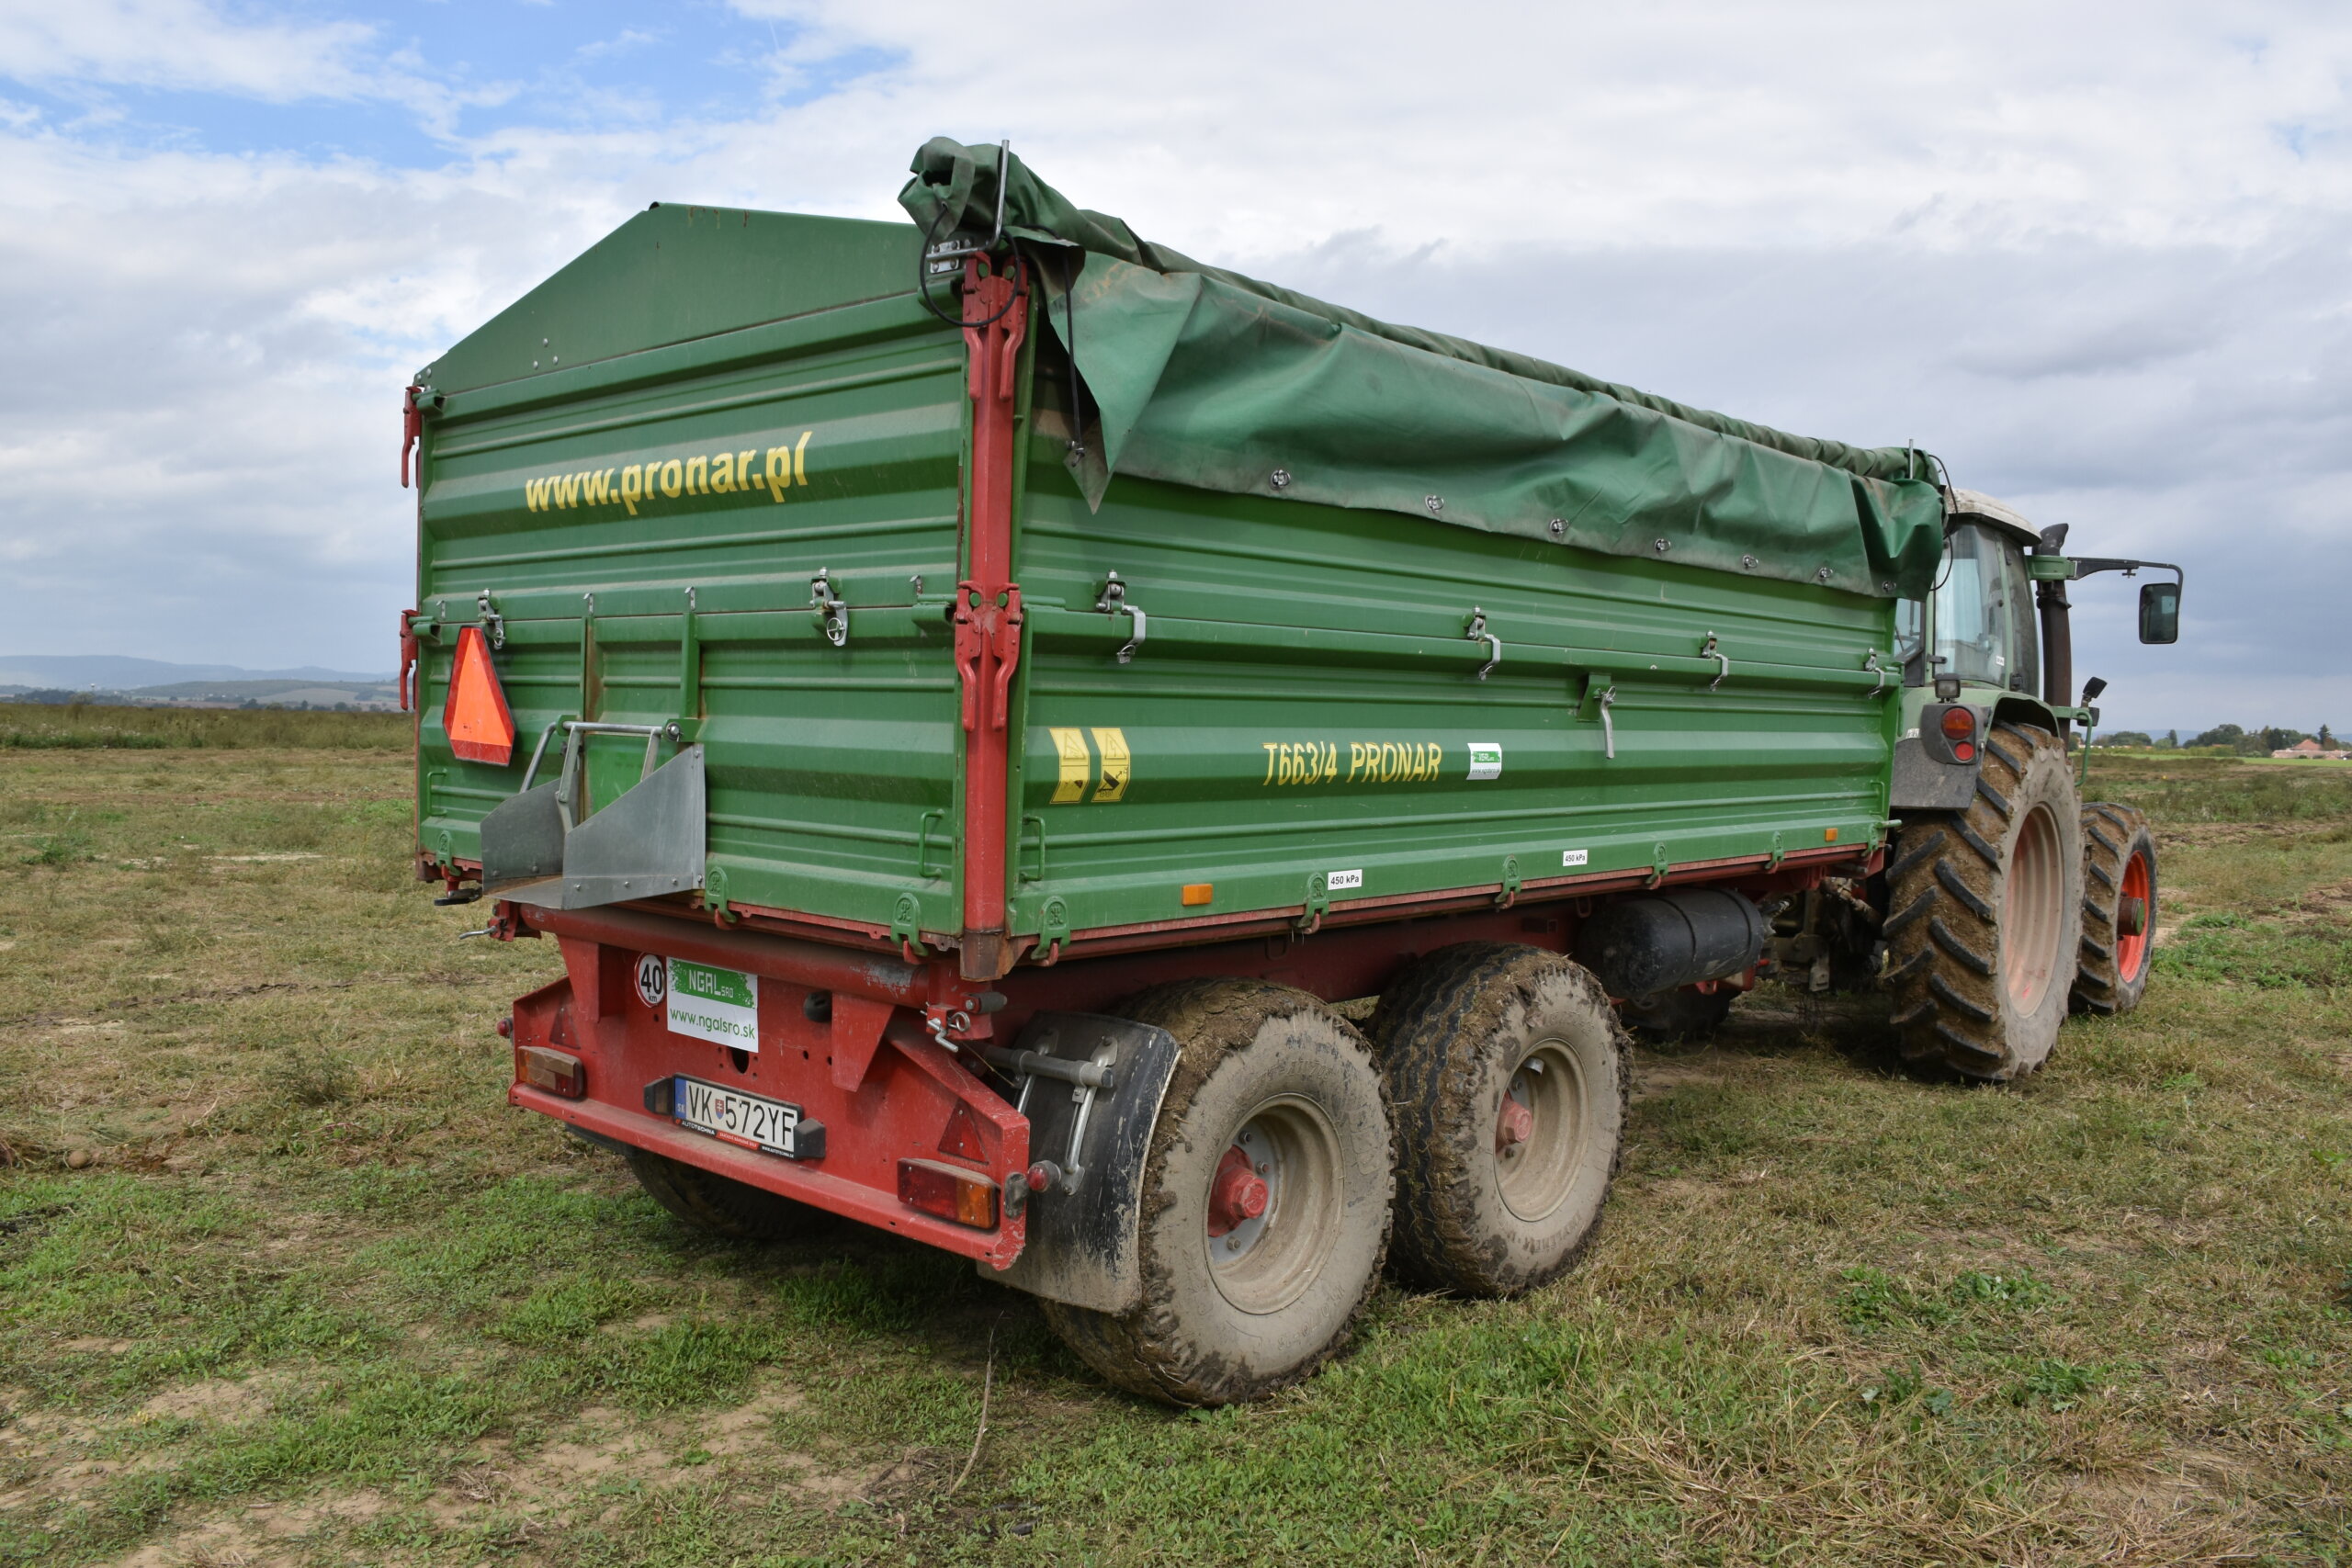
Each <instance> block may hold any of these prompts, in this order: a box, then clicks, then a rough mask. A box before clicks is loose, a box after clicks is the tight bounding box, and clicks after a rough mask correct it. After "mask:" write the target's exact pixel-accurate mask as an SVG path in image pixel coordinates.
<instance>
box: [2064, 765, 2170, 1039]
mask: <svg viewBox="0 0 2352 1568" xmlns="http://www.w3.org/2000/svg"><path fill="white" fill-rule="evenodd" d="M2155 945H2156V838H2155V835H2154V833H2152V832H2150V831H2149V830H2148V819H2147V818H2145V817H2143V816H2141V815H2140V813H2139V812H2137V811H2135V810H2133V809H2132V808H2131V807H2128V806H2110V805H2108V804H2107V803H2105V802H2103V801H2094V802H2092V803H2091V804H2090V805H2088V806H2086V807H2083V951H2082V964H2081V967H2080V969H2079V970H2078V971H2077V972H2076V974H2075V1011H2076V1012H2092V1013H2110V1014H2111V1013H2125V1012H2130V1011H2131V1010H2132V1009H2133V1008H2136V1007H2138V1006H2139V1005H2140V998H2141V997H2142V996H2143V995H2144V994H2145V993H2146V991H2147V989H2148V967H2149V961H2150V960H2151V959H2152V958H2153V957H2154V954H2155Z"/></svg>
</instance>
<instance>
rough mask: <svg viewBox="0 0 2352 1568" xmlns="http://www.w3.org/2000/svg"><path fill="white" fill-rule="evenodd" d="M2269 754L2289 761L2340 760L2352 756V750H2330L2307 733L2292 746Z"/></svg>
mask: <svg viewBox="0 0 2352 1568" xmlns="http://www.w3.org/2000/svg"><path fill="white" fill-rule="evenodd" d="M2270 754H2271V755H2272V756H2274V757H2282V758H2287V759H2289V760H2290V761H2303V762H2316V761H2330V762H2341V761H2345V760H2346V759H2347V758H2352V751H2331V750H2327V749H2326V748H2325V747H2324V746H2322V745H2321V744H2320V743H2319V742H2318V741H2316V740H2314V739H2312V738H2311V737H2310V736H2308V735H2306V736H2305V737H2303V738H2302V739H2301V740H2298V741H2296V742H2295V743H2294V744H2293V745H2292V746H2287V747H2282V748H2280V749H2279V750H2276V751H2273V752H2271V753H2270Z"/></svg>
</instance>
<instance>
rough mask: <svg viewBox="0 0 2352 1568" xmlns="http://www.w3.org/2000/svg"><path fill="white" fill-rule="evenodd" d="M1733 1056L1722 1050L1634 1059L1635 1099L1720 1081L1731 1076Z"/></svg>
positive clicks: (1639, 1100) (1647, 1055)
mask: <svg viewBox="0 0 2352 1568" xmlns="http://www.w3.org/2000/svg"><path fill="white" fill-rule="evenodd" d="M1732 1061H1733V1058H1731V1057H1730V1056H1727V1055H1724V1053H1722V1052H1721V1051H1694V1052H1692V1053H1691V1054H1690V1055H1683V1056H1658V1055H1650V1054H1648V1053H1644V1054H1642V1055H1637V1056H1635V1057H1634V1094H1633V1098H1634V1103H1636V1104H1639V1103H1640V1102H1641V1101H1643V1100H1655V1099H1657V1097H1658V1096H1659V1095H1661V1094H1670V1093H1672V1092H1673V1091H1674V1090H1676V1089H1685V1088H1688V1087H1690V1086H1691V1085H1692V1084H1718V1083H1722V1082H1723V1081H1724V1079H1725V1078H1727V1077H1730V1076H1731V1066H1732Z"/></svg>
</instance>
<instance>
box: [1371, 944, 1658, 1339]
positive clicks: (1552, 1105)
mask: <svg viewBox="0 0 2352 1568" xmlns="http://www.w3.org/2000/svg"><path fill="white" fill-rule="evenodd" d="M1372 1027H1373V1038H1374V1042H1375V1043H1377V1045H1378V1048H1379V1051H1380V1056H1381V1066H1382V1070H1383V1071H1384V1073H1385V1075H1386V1077H1387V1080H1388V1097H1389V1101H1390V1103H1391V1104H1392V1105H1393V1106H1394V1107H1395V1108H1396V1111H1397V1154H1398V1168H1397V1237H1396V1262H1397V1270H1398V1272H1399V1273H1401V1274H1403V1275H1405V1276H1406V1277H1407V1278H1408V1279H1411V1280H1416V1281H1418V1282H1419V1283H1422V1284H1426V1285H1433V1286H1436V1287H1438V1288H1440V1289H1442V1290H1449V1291H1454V1292H1460V1293H1461V1294H1464V1295H1472V1296H1507V1295H1512V1294H1515V1293H1517V1292H1521V1291H1525V1290H1529V1289H1532V1287H1534V1286H1537V1285H1540V1284H1543V1283H1544V1281H1545V1280H1551V1279H1553V1278H1555V1277H1556V1276H1557V1275H1559V1274H1560V1273H1562V1272H1563V1271H1564V1270H1566V1269H1567V1268H1568V1266H1569V1265H1570V1264H1572V1263H1574V1262H1575V1261H1576V1259H1577V1255H1578V1254H1579V1253H1581V1252H1582V1251H1583V1250H1584V1247H1585V1245H1586V1243H1587V1242H1589V1241H1590V1240H1591V1238H1592V1235H1593V1232H1594V1230H1595V1229H1596V1228H1597V1227H1598V1226H1599V1224H1600V1210H1601V1205H1602V1204H1603V1203H1604V1202H1606V1201H1607V1200H1608V1197H1609V1186H1610V1182H1611V1180H1612V1179H1614V1178H1615V1176H1616V1174H1617V1164H1618V1159H1619V1156H1620V1153H1621V1151H1622V1147H1623V1133H1624V1127H1625V1101H1626V1094H1627V1087H1628V1077H1629V1075H1628V1074H1627V1072H1626V1070H1625V1049H1624V1046H1625V1035H1624V1031H1623V1028H1622V1027H1620V1025H1619V1023H1618V1021H1617V1015H1616V1012H1615V1010H1613V1009H1611V1007H1610V1005H1609V997H1608V993H1607V992H1606V991H1604V990H1603V989H1602V988H1601V985H1600V981H1598V980H1596V979H1594V978H1593V976H1592V975H1591V973H1590V972H1589V971H1588V970H1586V969H1585V968H1584V967H1583V966H1582V965H1580V964H1576V963H1573V962H1571V961H1570V960H1568V959H1566V958H1563V957H1562V956H1561V955H1560V954H1558V953H1548V952H1545V951H1544V949H1542V948H1535V947H1521V946H1515V945H1509V944H1505V943H1499V942H1464V943H1463V944H1461V945H1460V946H1457V947H1445V948H1440V949H1439V950H1438V951H1436V952H1435V953H1430V954H1429V955H1428V956H1427V957H1425V958H1422V959H1420V960H1419V962H1417V963H1415V964H1412V965H1410V966H1409V967H1408V968H1407V969H1406V970H1405V971H1404V972H1403V973H1402V974H1400V975H1398V976H1397V978H1396V979H1395V981H1393V982H1392V983H1391V984H1390V986H1389V987H1388V989H1387V990H1386V991H1385V992H1383V993H1382V995H1381V998H1380V1006H1379V1008H1378V1010H1376V1011H1375V1012H1374V1014H1373V1026H1372Z"/></svg>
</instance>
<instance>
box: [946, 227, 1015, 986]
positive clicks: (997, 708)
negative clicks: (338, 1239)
mask: <svg viewBox="0 0 2352 1568" xmlns="http://www.w3.org/2000/svg"><path fill="white" fill-rule="evenodd" d="M1011 265H1012V268H1013V270H1012V272H1010V273H1005V274H992V273H991V272H990V270H989V265H988V264H987V263H986V262H985V261H984V260H983V259H982V258H980V257H978V256H975V257H973V258H971V259H970V260H968V261H967V262H966V263H965V264H964V340H965V343H966V344H967V345H968V347H969V349H970V361H971V363H970V367H969V391H970V393H971V399H972V468H971V501H970V509H969V511H968V513H967V520H968V521H967V531H966V536H965V540H966V554H967V567H966V573H965V577H964V581H961V582H959V583H957V584H956V670H957V673H958V675H959V677H960V678H961V681H962V685H963V722H964V936H963V946H962V951H961V963H960V964H959V965H958V967H959V968H960V970H961V972H962V974H963V976H964V977H965V978H966V979H967V980H993V979H996V978H997V977H998V976H1001V975H1002V974H1004V972H1005V971H1006V970H1008V969H1010V968H1011V967H1012V959H1011V954H1010V950H1009V945H1008V943H1007V942H1006V940H1005V923H1006V922H1005V907H1004V883H1005V862H1006V854H1005V814H1006V799H1005V792H1006V788H1007V773H1008V768H1007V761H1008V759H1009V757H1010V755H1011V750H1012V744H1011V738H1010V736H1009V735H1008V733H1007V728H1006V726H1007V722H1008V716H1009V713H1010V710H1011V708H1012V672H1013V669H1014V667H1015V666H1016V665H1017V664H1019V662H1020V660H1021V589H1020V586H1019V585H1018V584H1017V583H1015V582H1014V581H1012V466H1013V463H1014V461H1015V457H1016V454H1015V448H1014V441H1013V436H1014V430H1013V394H1014V391H1015V386H1016V381H1017V369H1018V367H1019V363H1020V354H1021V340H1022V336H1023V333H1024V332H1025V331H1026V330H1027V327H1028V314H1029V306H1028V299H1027V298H1026V288H1025V287H1024V286H1025V284H1026V283H1027V277H1026V275H1025V269H1023V268H1022V267H1021V266H1020V264H1019V263H1018V261H1017V260H1016V261H1014V262H1013V263H1012V264H1011Z"/></svg>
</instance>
